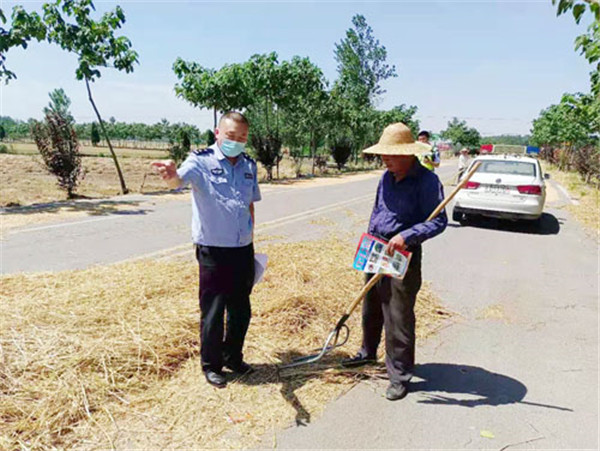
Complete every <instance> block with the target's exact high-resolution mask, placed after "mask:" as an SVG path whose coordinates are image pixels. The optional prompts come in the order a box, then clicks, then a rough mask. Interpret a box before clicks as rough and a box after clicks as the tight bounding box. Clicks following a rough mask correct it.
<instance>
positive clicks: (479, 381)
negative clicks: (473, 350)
mask: <svg viewBox="0 0 600 451" xmlns="http://www.w3.org/2000/svg"><path fill="white" fill-rule="evenodd" d="M415 376H417V377H419V378H421V379H423V380H422V381H418V382H413V383H411V384H410V391H411V392H413V393H415V392H421V393H424V394H425V396H426V399H425V400H422V401H419V403H422V404H440V405H447V406H463V407H478V406H501V405H506V404H516V403H518V404H527V405H530V406H536V407H543V408H547V409H556V410H563V411H568V412H572V409H569V408H566V407H558V406H552V405H548V404H539V403H533V402H529V401H523V399H524V398H525V395H526V394H527V387H526V386H525V385H524V384H522V383H521V382H519V381H518V380H516V379H513V378H511V377H509V376H505V375H503V374H498V373H492V372H490V371H487V370H485V369H483V368H479V367H476V366H469V365H455V364H448V363H426V364H423V365H417V366H416V368H415ZM439 392H441V393H446V394H445V395H444V394H439Z"/></svg>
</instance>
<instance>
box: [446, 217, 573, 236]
mask: <svg viewBox="0 0 600 451" xmlns="http://www.w3.org/2000/svg"><path fill="white" fill-rule="evenodd" d="M562 223H563V220H562V219H558V218H557V217H556V216H554V215H553V214H551V213H542V216H541V217H540V218H539V219H538V220H537V221H509V220H506V219H495V218H486V217H483V216H472V217H469V219H468V221H465V222H464V223H463V224H462V225H460V224H457V223H456V222H449V223H448V227H454V228H459V227H476V228H479V229H488V230H497V231H500V232H513V233H526V234H531V235H558V233H559V232H560V226H561V224H562Z"/></svg>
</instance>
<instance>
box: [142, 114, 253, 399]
mask: <svg viewBox="0 0 600 451" xmlns="http://www.w3.org/2000/svg"><path fill="white" fill-rule="evenodd" d="M248 127H249V124H248V120H247V119H246V118H245V117H244V116H243V115H242V114H240V113H236V112H229V113H226V114H224V115H223V116H222V117H221V119H220V121H219V125H218V128H217V129H216V130H215V137H216V142H215V144H213V145H212V146H210V147H209V148H207V149H203V150H195V151H193V152H192V153H190V155H189V156H188V158H187V159H186V160H185V161H184V162H183V163H182V164H181V167H180V168H179V169H176V166H175V163H174V162H173V161H171V160H166V161H156V162H153V163H152V165H153V166H154V167H156V168H157V169H158V171H159V173H160V175H161V176H162V178H163V179H164V180H165V181H166V182H167V184H168V185H169V187H170V188H178V187H181V186H185V185H187V184H191V185H192V239H193V241H194V244H195V247H196V259H197V260H198V264H199V269H200V271H199V272H200V293H199V298H200V310H201V315H200V338H201V346H200V355H201V363H202V370H203V372H204V376H205V377H206V380H207V381H208V383H209V384H212V385H214V386H216V387H219V388H221V387H225V385H226V383H227V381H226V378H225V376H224V374H223V372H222V368H223V366H225V367H226V368H229V369H230V370H232V371H233V372H235V373H238V374H245V373H249V372H251V371H253V369H252V367H251V366H250V365H248V364H247V363H246V362H244V360H243V354H242V348H243V345H244V339H245V337H246V331H247V330H248V325H249V323H250V293H251V291H252V284H253V280H254V247H253V244H252V239H253V230H254V202H257V201H259V200H260V199H261V195H260V190H259V188H258V182H257V176H256V163H255V161H254V160H252V159H251V158H250V157H249V156H248V155H247V154H246V153H244V146H245V144H246V141H247V140H248ZM225 311H227V329H226V331H224V327H223V326H224V325H223V323H224V316H225Z"/></svg>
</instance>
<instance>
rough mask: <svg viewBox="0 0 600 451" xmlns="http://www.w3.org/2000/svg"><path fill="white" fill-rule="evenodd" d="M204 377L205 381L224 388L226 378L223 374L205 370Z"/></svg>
mask: <svg viewBox="0 0 600 451" xmlns="http://www.w3.org/2000/svg"><path fill="white" fill-rule="evenodd" d="M204 377H206V382H208V383H209V384H210V385H214V386H215V387H217V388H224V387H225V386H226V385H227V379H225V376H223V374H222V373H220V372H219V373H217V372H216V371H212V370H207V371H205V372H204Z"/></svg>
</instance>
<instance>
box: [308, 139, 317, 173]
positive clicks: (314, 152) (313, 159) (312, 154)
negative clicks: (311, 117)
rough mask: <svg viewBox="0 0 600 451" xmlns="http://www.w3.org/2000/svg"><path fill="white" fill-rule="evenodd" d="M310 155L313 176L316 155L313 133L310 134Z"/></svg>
mask: <svg viewBox="0 0 600 451" xmlns="http://www.w3.org/2000/svg"><path fill="white" fill-rule="evenodd" d="M310 153H311V156H312V171H311V173H312V175H313V176H314V175H315V157H316V155H317V150H316V146H315V133H314V132H313V131H311V132H310Z"/></svg>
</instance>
